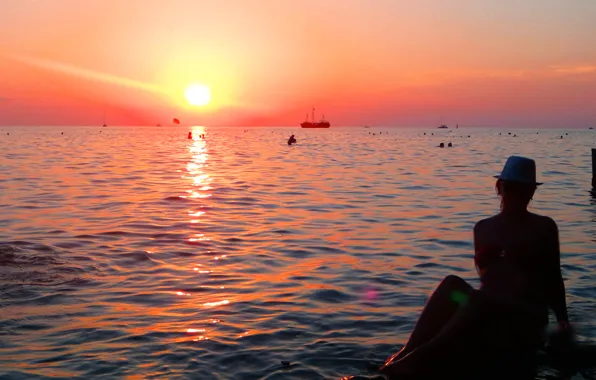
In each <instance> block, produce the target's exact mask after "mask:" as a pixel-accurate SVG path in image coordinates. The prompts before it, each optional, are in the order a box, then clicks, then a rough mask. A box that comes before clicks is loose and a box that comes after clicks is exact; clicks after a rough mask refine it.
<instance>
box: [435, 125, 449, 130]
mask: <svg viewBox="0 0 596 380" xmlns="http://www.w3.org/2000/svg"><path fill="white" fill-rule="evenodd" d="M437 128H439V129H447V128H449V127H448V126H446V125H445V124H442V125H441V126H440V127H437Z"/></svg>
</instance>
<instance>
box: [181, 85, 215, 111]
mask: <svg viewBox="0 0 596 380" xmlns="http://www.w3.org/2000/svg"><path fill="white" fill-rule="evenodd" d="M184 96H185V97H186V101H187V102H188V103H189V104H192V105H193V106H204V105H207V104H209V101H210V100H211V91H210V90H209V87H207V86H205V85H202V84H193V85H190V86H189V87H188V88H187V89H186V91H185V92H184Z"/></svg>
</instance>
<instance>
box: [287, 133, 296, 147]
mask: <svg viewBox="0 0 596 380" xmlns="http://www.w3.org/2000/svg"><path fill="white" fill-rule="evenodd" d="M297 142H298V141H296V138H294V135H292V136H290V138H289V139H288V145H292V144H296V143H297Z"/></svg>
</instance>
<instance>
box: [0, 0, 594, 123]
mask: <svg viewBox="0 0 596 380" xmlns="http://www.w3.org/2000/svg"><path fill="white" fill-rule="evenodd" d="M595 20H596V1H594V0H525V1H518V0H499V1H488V0H450V1H444V0H417V1H411V0H407V1H406V0H300V1H296V0H126V1H116V0H84V1H81V0H18V1H11V0H0V125H101V124H103V122H104V117H105V120H106V123H107V124H108V125H156V124H158V123H160V124H162V125H169V124H171V123H172V119H173V118H174V117H176V118H178V119H180V122H181V123H182V124H184V125H207V126H209V125H225V126H297V125H298V124H299V123H300V122H302V121H303V120H304V119H305V116H306V114H307V113H310V110H311V109H312V108H313V107H314V108H315V109H316V111H315V112H316V118H319V117H321V116H323V115H324V116H325V117H326V119H328V120H329V121H330V122H331V124H332V126H363V125H371V126H418V127H436V126H438V125H439V124H440V123H446V124H448V125H451V126H452V125H454V124H459V126H460V127H465V126H470V127H555V128H587V127H590V126H592V127H596V22H595ZM191 84H201V85H205V86H208V87H209V88H210V90H211V102H210V103H209V104H208V105H205V106H193V105H190V104H189V103H188V102H187V100H186V99H185V97H184V92H185V90H186V89H187V88H188V86H190V85H191Z"/></svg>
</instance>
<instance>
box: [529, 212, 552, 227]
mask: <svg viewBox="0 0 596 380" xmlns="http://www.w3.org/2000/svg"><path fill="white" fill-rule="evenodd" d="M531 215H532V219H533V222H534V223H536V224H537V225H538V226H540V227H541V228H542V229H545V230H548V231H557V230H558V227H557V223H556V222H555V221H554V219H553V218H551V217H550V216H545V215H539V214H534V213H532V214H531Z"/></svg>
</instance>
